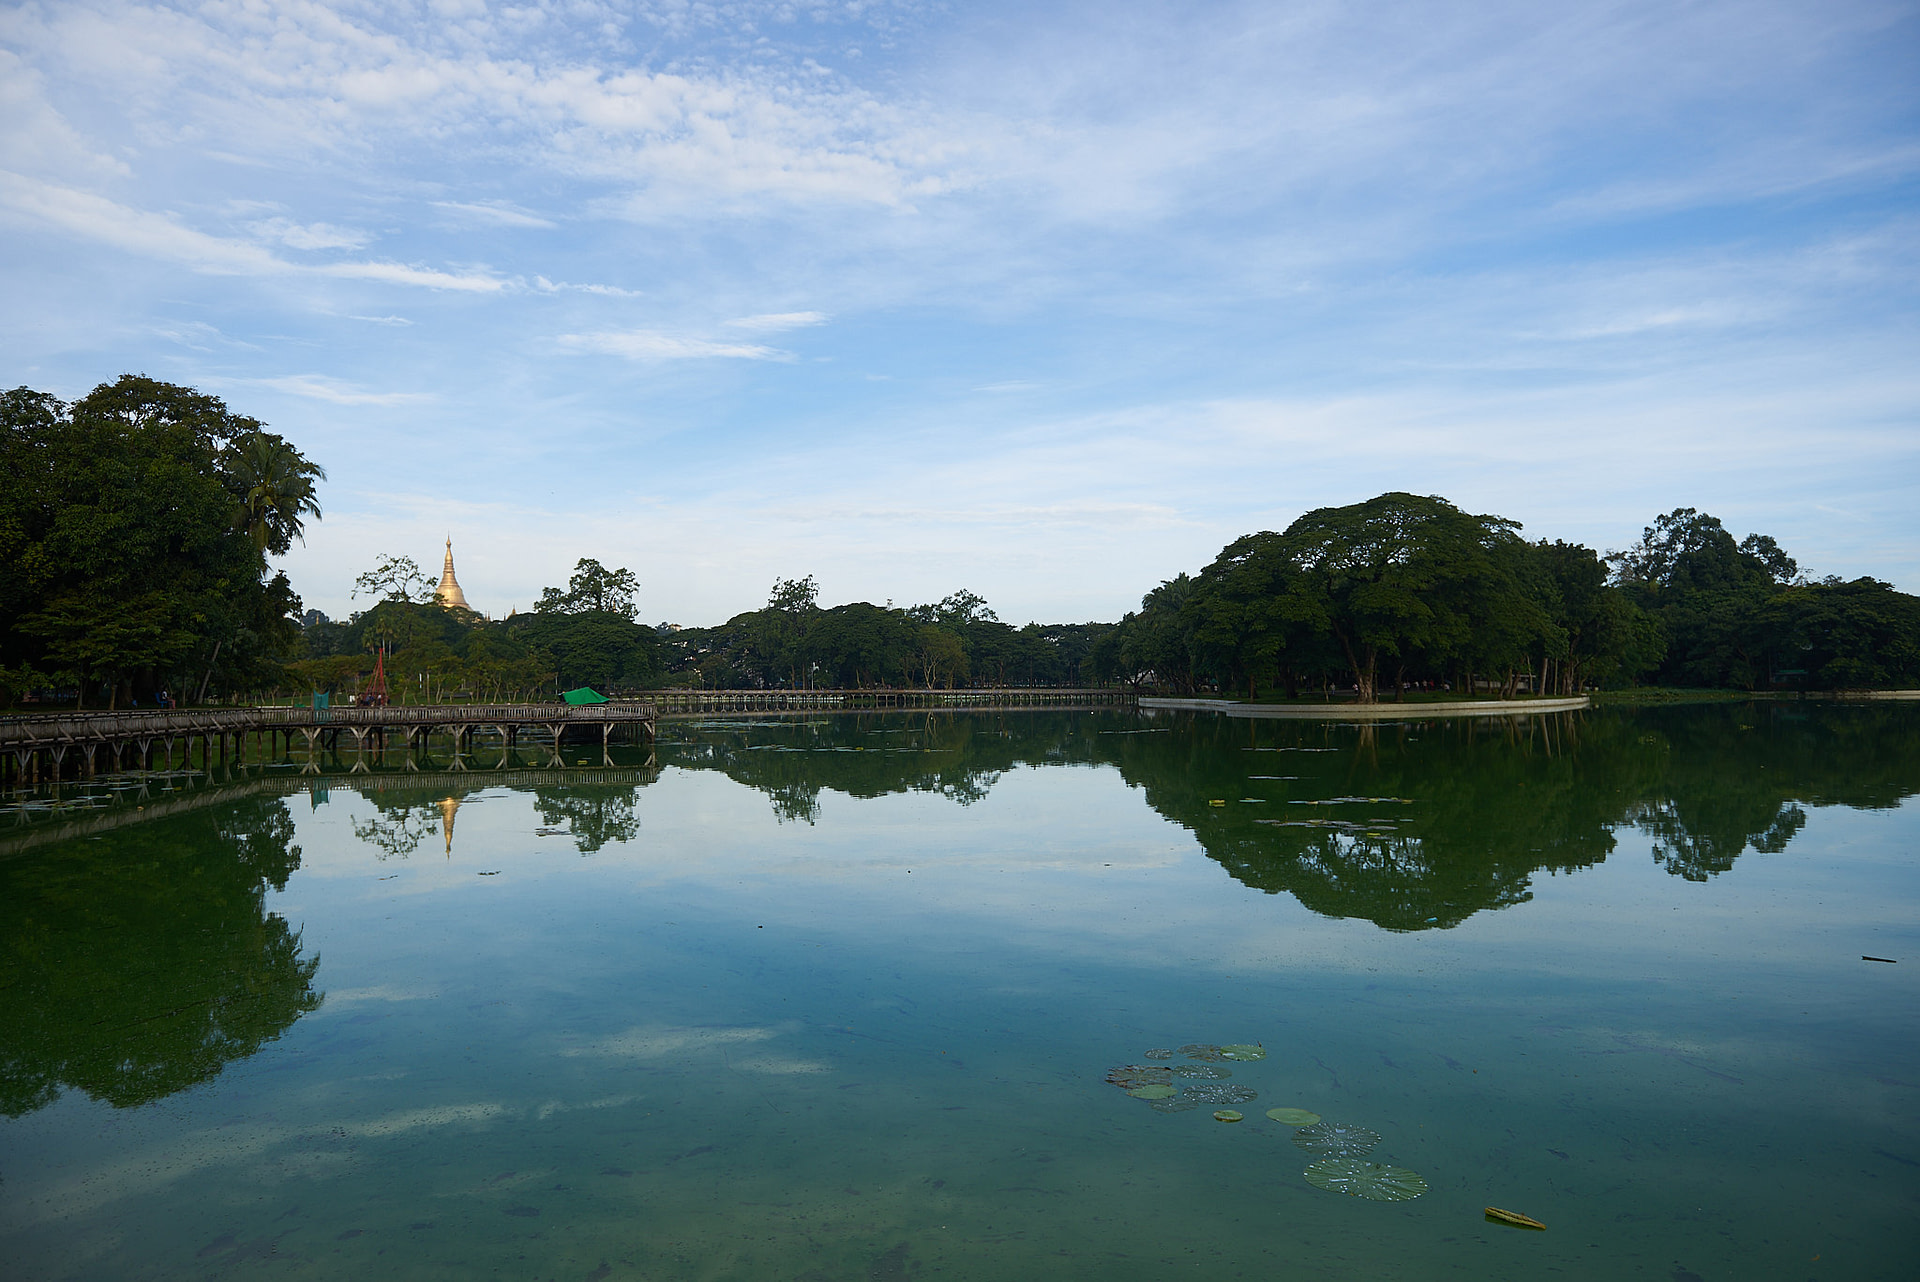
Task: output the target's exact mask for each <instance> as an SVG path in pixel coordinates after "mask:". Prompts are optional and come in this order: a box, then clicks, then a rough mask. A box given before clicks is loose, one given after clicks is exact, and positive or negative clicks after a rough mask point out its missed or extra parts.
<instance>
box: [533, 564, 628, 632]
mask: <svg viewBox="0 0 1920 1282" xmlns="http://www.w3.org/2000/svg"><path fill="white" fill-rule="evenodd" d="M639 590H640V580H639V579H638V578H636V577H635V576H634V573H633V571H631V570H629V569H626V568H625V567H624V566H623V567H621V568H620V569H617V570H609V569H608V568H607V567H606V566H604V565H602V564H600V563H599V562H598V561H596V560H594V559H593V558H592V557H582V558H580V560H579V561H578V562H577V563H575V565H574V567H573V575H572V577H570V578H569V579H568V580H567V587H566V591H564V592H563V591H561V590H560V589H559V588H544V589H542V590H541V592H540V600H539V603H538V604H536V605H535V606H534V609H536V610H539V611H540V612H542V613H543V614H617V615H619V616H620V617H622V618H624V619H631V618H633V616H634V611H635V609H636V607H635V605H634V600H633V598H634V594H635V593H637V592H639Z"/></svg>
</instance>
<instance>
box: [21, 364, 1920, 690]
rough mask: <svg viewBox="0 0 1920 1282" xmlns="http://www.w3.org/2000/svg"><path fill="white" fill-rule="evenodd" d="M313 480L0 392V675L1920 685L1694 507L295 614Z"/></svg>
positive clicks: (1388, 522) (148, 412)
mask: <svg viewBox="0 0 1920 1282" xmlns="http://www.w3.org/2000/svg"><path fill="white" fill-rule="evenodd" d="M325 478H326V472H325V470H324V469H323V468H321V467H320V466H319V465H318V464H316V463H314V462H312V461H310V460H308V459H306V458H305V457H304V456H303V455H302V454H301V453H300V452H299V451H298V450H297V449H296V448H294V446H293V445H292V444H291V443H289V442H288V441H287V440H286V439H285V438H283V437H281V436H279V435H276V434H275V433H273V432H270V431H268V430H267V429H266V426H265V424H263V423H261V422H260V421H259V420H257V419H253V418H248V417H246V416H244V415H239V414H235V413H233V412H232V411H231V410H229V409H228V408H227V406H226V405H225V403H224V402H222V401H221V400H220V399H219V398H217V397H213V396H208V395H205V394H203V393H200V392H197V391H195V390H193V389H191V388H185V387H179V386H175V385H172V384H168V383H162V382H158V381H156V380H153V379H150V378H147V377H145V376H144V375H131V374H129V375H123V376H121V377H120V378H119V379H118V380H117V381H115V382H113V383H110V384H106V383H103V384H101V385H100V386H99V387H97V388H95V389H94V390H93V391H92V392H91V393H89V394H88V395H87V396H85V397H82V398H81V399H80V400H78V401H75V402H73V403H71V404H68V403H66V402H63V401H61V400H59V399H58V398H56V397H54V396H51V395H49V394H47V393H44V392H36V391H34V390H32V389H30V388H25V387H21V388H16V389H14V390H12V391H10V392H6V393H4V394H0V565H4V566H5V567H6V569H7V572H6V573H5V574H4V575H0V693H3V694H4V695H5V697H6V700H7V702H9V703H11V702H14V701H16V700H17V699H18V698H19V697H20V696H21V695H22V694H25V693H28V692H32V691H48V690H52V691H56V692H58V691H62V690H64V691H70V692H72V693H73V695H74V696H75V697H76V699H77V702H78V703H79V704H80V705H81V706H86V704H87V703H88V701H89V700H90V699H91V700H93V701H95V702H97V703H103V704H104V705H105V706H107V707H116V706H119V704H120V702H121V701H122V700H151V699H153V698H154V697H155V696H156V695H158V694H159V693H161V692H168V693H170V695H171V697H172V698H173V699H174V700H175V701H176V702H193V701H200V700H205V699H206V698H208V697H209V696H213V697H234V696H238V695H241V694H244V693H266V692H269V691H276V690H285V689H289V688H291V689H295V690H304V689H305V688H308V687H311V688H313V689H333V690H340V689H345V690H357V689H358V687H359V685H360V683H361V682H362V681H363V679H364V678H365V676H366V675H367V674H368V673H370V672H371V671H372V669H373V666H374V657H375V655H376V654H383V655H385V656H387V657H388V671H389V681H390V683H391V688H392V690H393V693H394V694H395V695H396V697H399V698H402V699H406V700H437V699H441V698H446V697H452V696H457V695H462V694H464V695H466V696H468V697H474V696H479V695H484V696H485V697H489V698H499V697H515V698H532V697H539V696H542V695H545V694H549V693H558V692H559V691H561V690H564V689H567V688H568V687H569V686H573V685H592V686H594V687H596V688H600V689H604V690H607V691H609V692H613V691H620V690H625V691H639V690H645V689H649V688H654V687H658V686H660V685H664V684H696V685H701V686H707V687H725V686H747V687H759V688H766V687H771V686H809V687H823V686H824V687H859V686H875V685H898V684H906V685H914V686H924V687H953V686H965V685H1070V684H1095V685H1097V684H1107V683H1113V682H1124V683H1127V684H1129V685H1132V686H1135V687H1137V688H1143V689H1145V688H1151V689H1160V690H1169V691H1182V692H1191V691H1198V690H1209V691H1218V692H1232V693H1239V692H1242V691H1244V692H1246V693H1247V694H1248V695H1250V696H1253V697H1259V696H1260V694H1261V693H1262V691H1266V692H1269V693H1284V694H1285V695H1287V696H1290V697H1297V696H1299V695H1300V694H1301V693H1302V691H1311V690H1319V691H1322V692H1323V693H1325V692H1328V691H1330V689H1331V688H1332V687H1334V686H1336V685H1338V686H1339V687H1341V688H1342V689H1347V690H1351V691H1352V692H1353V694H1354V696H1355V697H1356V698H1358V699H1361V700H1364V701H1371V700H1375V699H1378V698H1380V697H1382V695H1383V693H1385V694H1391V695H1395V696H1397V695H1399V694H1400V693H1401V692H1402V691H1404V690H1407V689H1409V688H1417V687H1441V686H1444V687H1447V688H1450V689H1453V690H1462V691H1468V692H1472V691H1477V690H1479V689H1482V688H1487V689H1490V690H1495V691H1498V692H1500V693H1502V694H1505V695H1512V694H1514V693H1517V692H1519V691H1520V690H1523V689H1525V690H1530V691H1534V692H1542V693H1545V692H1559V693H1575V692H1578V691H1580V690H1584V689H1587V688H1592V687H1597V686H1609V685H1625V684H1631V683H1634V682H1637V681H1642V680H1646V681H1651V682H1655V683H1658V684H1662V685H1674V686H1695V687H1721V688H1730V687H1738V688H1746V689H1750V690H1751V689H1758V688H1762V687H1766V688H1799V689H1811V688H1821V689H1831V688H1863V687H1885V686H1891V685H1902V684H1920V598H1916V597H1913V596H1910V595H1908V594H1905V593H1901V592H1896V591H1895V590H1894V589H1893V588H1892V586H1891V585H1889V584H1887V583H1883V582H1880V581H1879V580H1876V579H1871V578H1858V579H1854V580H1851V581H1842V580H1840V579H1838V578H1832V577H1830V578H1827V579H1823V580H1820V581H1818V582H1813V581H1810V580H1809V579H1807V578H1806V577H1805V576H1803V575H1801V574H1800V573H1799V567H1798V565H1797V564H1796V563H1795V561H1794V559H1793V558H1792V557H1791V556H1789V555H1788V554H1787V552H1786V551H1785V550H1784V549H1783V548H1781V547H1780V545H1779V544H1778V542H1777V541H1776V540H1774V539H1773V538H1772V537H1770V536H1768V535H1764V534H1749V535H1747V536H1746V537H1745V538H1744V539H1740V540H1736V539H1735V538H1734V536H1733V535H1732V534H1731V533H1729V532H1728V531H1727V530H1726V529H1725V528H1724V527H1723V526H1722V525H1721V523H1720V522H1719V521H1718V520H1717V519H1715V518H1713V517H1711V516H1708V515H1706V514H1704V513H1701V512H1699V511H1697V510H1695V509H1693V508H1680V509H1677V510H1675V511H1673V512H1670V513H1667V514H1666V515H1663V516H1660V517H1658V518H1656V520H1655V522H1654V523H1653V524H1652V525H1650V526H1648V527H1646V529H1645V530H1644V531H1643V533H1642V537H1641V539H1640V541H1639V542H1638V543H1636V544H1635V545H1634V546H1632V547H1630V548H1628V549H1627V550H1625V551H1623V552H1616V553H1611V554H1608V555H1602V554H1601V553H1599V552H1597V551H1595V550H1594V549H1591V548H1588V547H1585V546H1583V545H1580V544H1575V543H1566V542H1562V541H1559V540H1555V541H1552V542H1548V541H1546V540H1544V539H1543V540H1538V541H1534V542H1529V541H1527V540H1525V539H1523V538H1522V537H1521V536H1520V534H1519V526H1518V524H1517V523H1516V522H1513V521H1510V520H1507V519H1505V518H1502V517H1498V516H1488V515H1473V514H1470V513H1467V512H1464V511H1462V510H1461V509H1459V508H1457V507H1455V506H1454V505H1453V504H1452V503H1450V502H1448V501H1447V500H1446V499H1444V498H1440V497H1437V496H1419V495H1413V494H1407V493H1398V492H1396V493H1389V494H1383V495H1380V496H1378V497H1377V498H1374V499H1369V500H1367V501H1366V502H1364V503H1357V504H1351V505H1347V506H1344V507H1329V508H1319V509H1315V510H1314V511H1311V512H1308V513H1306V514H1304V515H1302V516H1301V517H1300V518H1299V519H1298V520H1296V521H1294V522H1293V523H1292V524H1291V525H1289V526H1288V527H1287V528H1286V529H1285V530H1283V531H1280V532H1277V533H1276V532H1273V531H1260V532H1257V533H1254V534H1249V535H1246V536H1244V537H1242V538H1239V539H1236V540H1234V541H1233V542H1232V543H1229V544H1228V545H1227V546H1226V547H1225V548H1224V549H1222V550H1221V552H1220V554H1219V555H1218V556H1217V557H1216V558H1215V559H1214V560H1213V561H1212V562H1211V563H1210V564H1209V565H1207V566H1205V567H1204V568H1202V569H1201V570H1200V571H1199V572H1198V573H1197V574H1186V573H1182V574H1180V575H1177V576H1175V577H1174V578H1172V579H1169V580H1167V581H1166V582H1163V583H1161V584H1159V585H1158V586H1157V587H1155V588H1153V589H1152V590H1150V591H1149V592H1147V593H1146V595H1145V596H1144V597H1143V598H1142V600H1141V607H1140V609H1139V610H1137V611H1130V612H1129V613H1127V615H1126V616H1125V617H1124V618H1122V619H1121V620H1120V621H1119V622H1117V623H1102V622H1097V621H1094V622H1086V623H1071V624H1069V623H1060V624H1039V623H1029V624H1027V625H1026V626H1024V627H1015V626H1013V625H1011V624H1008V623H1005V622H1003V621H1002V620H1001V619H1000V618H999V617H998V616H997V615H996V614H995V613H994V611H993V610H992V608H991V607H989V606H988V604H987V602H986V601H985V600H984V599H983V598H981V597H980V596H979V595H977V594H976V593H974V592H972V591H969V590H967V589H961V590H959V591H956V592H954V593H952V594H950V595H949V596H947V597H945V598H944V599H942V600H940V601H938V602H934V603H931V604H925V605H916V606H910V607H895V606H894V605H893V604H892V602H891V601H889V602H887V603H886V604H885V605H882V606H877V605H874V604H872V603H870V602H865V601H855V602H849V603H846V604H844V605H839V606H834V607H831V608H826V607H822V606H821V605H820V603H819V592H818V586H817V584H816V582H815V580H814V578H813V577H812V576H811V575H808V576H806V577H803V578H798V579H776V580H775V582H774V585H773V590H772V592H771V593H770V595H769V598H768V601H767V604H766V605H765V606H764V607H761V608H759V609H757V610H750V611H746V612H744V613H742V614H738V615H735V616H734V617H733V618H731V619H729V620H727V621H726V622H725V623H723V624H720V625H717V626H714V627H708V628H684V629H668V628H666V627H665V626H664V625H663V626H662V627H660V628H650V627H647V626H645V625H643V624H640V623H638V622H637V621H636V615H637V608H636V605H635V600H636V596H637V593H638V591H639V587H640V584H639V582H638V579H637V577H636V576H635V575H634V574H633V572H632V571H630V570H628V569H625V568H614V569H609V568H608V567H606V566H604V565H602V564H601V563H600V562H599V561H597V560H594V559H591V558H582V559H581V560H580V561H579V562H578V563H577V564H576V566H575V568H574V572H573V574H572V576H571V577H570V578H569V580H568V583H567V586H566V587H565V588H558V587H549V588H546V589H544V590H543V591H542V593H541V595H540V598H539V601H538V602H537V604H536V605H535V607H534V609H533V610H532V611H530V612H528V613H526V614H516V615H513V616H511V617H509V618H507V619H504V620H487V619H483V618H482V617H480V616H479V615H477V614H473V613H472V612H470V611H462V610H454V609H446V608H442V607H441V606H439V605H436V604H432V592H433V583H434V580H433V579H432V578H431V577H430V576H428V575H427V574H426V573H425V572H423V571H422V570H421V568H420V566H419V565H418V564H416V563H415V562H414V561H413V560H412V559H411V558H408V557H404V556H402V557H394V556H382V557H381V558H379V560H378V562H377V563H376V564H375V566H374V567H373V568H372V569H370V570H369V571H367V572H366V573H364V574H362V575H361V576H360V577H359V579H358V580H357V581H356V584H355V589H354V594H355V596H356V597H358V596H361V595H367V596H371V597H372V598H373V599H374V604H373V605H372V606H371V607H370V608H368V609H367V610H364V611H358V612H356V613H355V614H354V615H353V617H352V618H350V619H349V620H347V621H345V622H344V623H335V622H333V621H331V620H328V619H326V618H325V616H324V615H321V614H319V612H317V611H313V612H308V614H307V617H306V618H305V620H304V622H303V619H302V606H301V602H300V599H299V597H298V596H297V595H296V594H295V593H294V591H293V588H292V585H291V584H290V583H289V581H288V579H287V576H286V575H285V573H284V572H280V571H276V570H274V568H273V567H272V565H271V563H270V558H272V557H276V556H281V555H284V554H285V553H286V552H287V551H288V550H289V548H290V547H291V546H292V543H293V541H294V540H296V539H300V538H302V537H303V536H304V522H305V519H306V518H308V517H312V518H314V519H318V518H319V517H320V515H321V510H320V504H319V501H318V496H317V490H316V485H317V482H319V481H322V480H324V479H325Z"/></svg>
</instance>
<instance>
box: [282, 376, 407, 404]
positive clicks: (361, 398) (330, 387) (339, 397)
mask: <svg viewBox="0 0 1920 1282" xmlns="http://www.w3.org/2000/svg"><path fill="white" fill-rule="evenodd" d="M252 381H253V382H255V383H257V384H259V385H260V386H261V387H271V388H273V389H274V390H275V391H277V392H286V393H288V394H290V395H293V396H303V397H305V398H307V399H308V400H312V401H327V402H329V403H330V404H334V405H418V404H420V403H421V402H424V401H430V400H432V399H433V397H431V396H429V395H427V394H425V393H422V392H366V391H361V390H360V389H358V388H356V387H352V386H350V385H347V384H344V383H340V382H338V381H336V380H334V379H331V378H327V377H325V376H324V375H321V374H288V375H285V376H283V377H280V378H260V379H254V380H252Z"/></svg>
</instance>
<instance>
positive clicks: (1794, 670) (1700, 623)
mask: <svg viewBox="0 0 1920 1282" xmlns="http://www.w3.org/2000/svg"><path fill="white" fill-rule="evenodd" d="M1613 560H1614V564H1615V566H1616V568H1617V571H1618V579H1619V582H1620V585H1621V589H1622V591H1623V592H1624V593H1625V594H1626V596H1627V597H1628V598H1629V599H1630V600H1632V601H1633V602H1634V603H1635V605H1636V606H1638V607H1639V608H1640V609H1642V610H1644V611H1645V612H1646V613H1647V614H1648V615H1650V616H1651V617H1653V618H1655V619H1657V620H1658V621H1659V623H1660V626H1661V630H1662V632H1663V634H1664V637H1665V640H1666V646H1665V649H1664V651H1663V653H1662V654H1661V656H1660V657H1659V659H1658V661H1657V663H1656V664H1655V665H1654V670H1653V677H1654V679H1655V680H1657V681H1658V682H1659V683H1661V684H1664V685H1680V686H1720V687H1736V686H1737V687H1742V688H1745V689H1754V688H1765V687H1770V686H1774V687H1787V688H1803V689H1806V688H1810V689H1838V688H1849V687H1853V688H1861V687H1874V686H1882V687H1884V686H1897V685H1912V684H1915V683H1916V682H1920V598H1915V597H1912V596H1908V595H1907V594H1905V593H1902V592H1895V591H1894V590H1893V587H1892V585H1891V584H1887V583H1882V582H1880V581H1878V580H1876V579H1868V578H1860V579H1854V580H1853V581H1852V582H1843V581H1841V580H1840V579H1837V578H1829V579H1826V580H1823V581H1822V582H1818V583H1809V582H1806V581H1805V580H1803V579H1800V578H1797V577H1796V575H1797V572H1798V570H1799V566H1798V565H1797V564H1796V563H1795V562H1794V560H1793V558H1791V557H1789V556H1788V555H1787V554H1786V553H1785V552H1784V551H1783V550H1782V549H1781V548H1780V546H1779V544H1777V543H1776V542H1774V540H1773V539H1771V538H1769V537H1767V536H1766V535H1761V534H1750V535H1748V536H1747V537H1746V538H1745V539H1742V540H1741V541H1740V542H1738V543H1735V542H1734V538H1733V535H1731V534H1730V533H1728V532H1727V531H1726V529H1725V528H1724V527H1722V526H1721V524H1720V522H1719V521H1717V520H1715V519H1714V518H1713V517H1711V516H1708V515H1706V514H1705V513H1702V512H1697V511H1695V510H1694V509H1692V508H1681V509H1679V510H1678V511H1674V512H1670V513H1668V514H1667V515H1665V516H1663V517H1660V518H1659V519H1658V520H1656V521H1655V522H1654V524H1652V525H1650V526H1648V527H1647V528H1646V530H1645V531H1644V532H1643V533H1642V535H1641V539H1640V542H1639V543H1637V544H1635V545H1634V546H1633V547H1632V548H1630V549H1628V550H1627V551H1625V552H1623V553H1620V554H1619V555H1618V556H1616V557H1615V558H1613Z"/></svg>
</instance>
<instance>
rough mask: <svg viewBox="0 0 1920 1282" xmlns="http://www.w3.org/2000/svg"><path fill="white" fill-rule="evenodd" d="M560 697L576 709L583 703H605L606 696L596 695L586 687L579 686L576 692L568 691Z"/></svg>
mask: <svg viewBox="0 0 1920 1282" xmlns="http://www.w3.org/2000/svg"><path fill="white" fill-rule="evenodd" d="M560 697H561V698H562V699H565V700H566V701H567V702H568V703H571V704H572V705H573V706H574V707H576V708H577V707H579V706H580V705H581V704H583V703H605V702H606V701H607V696H606V695H604V694H596V693H594V691H593V690H592V689H591V688H589V687H587V686H581V687H580V688H579V689H578V690H569V691H567V692H566V693H565V694H563V695H561V696H560Z"/></svg>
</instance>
